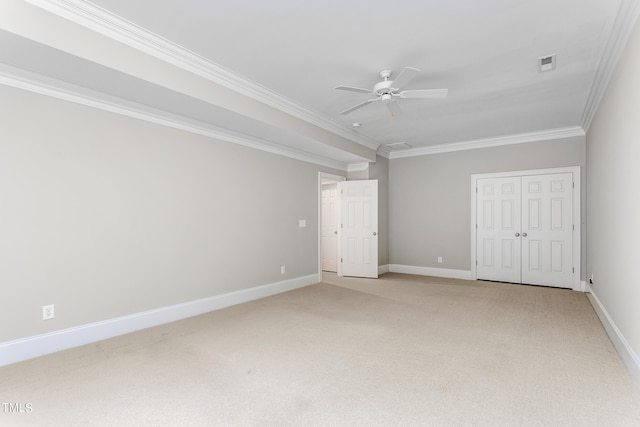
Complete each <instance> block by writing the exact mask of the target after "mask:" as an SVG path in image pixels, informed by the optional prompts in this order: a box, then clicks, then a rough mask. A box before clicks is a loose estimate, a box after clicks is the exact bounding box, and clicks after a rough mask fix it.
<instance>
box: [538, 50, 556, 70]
mask: <svg viewBox="0 0 640 427" xmlns="http://www.w3.org/2000/svg"><path fill="white" fill-rule="evenodd" d="M555 69H556V54H555V53H554V54H553V55H549V56H542V57H540V58H538V71H540V72H541V73H542V72H543V71H551V70H555Z"/></svg>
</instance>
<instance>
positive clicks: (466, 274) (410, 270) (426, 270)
mask: <svg viewBox="0 0 640 427" xmlns="http://www.w3.org/2000/svg"><path fill="white" fill-rule="evenodd" d="M389 271H390V272H392V273H405V274H416V275H418V276H435V277H447V278H450V279H465V280H472V278H471V271H468V270H452V269H449V268H434V267H416V266H413V265H400V264H389Z"/></svg>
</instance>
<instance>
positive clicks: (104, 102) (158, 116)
mask: <svg viewBox="0 0 640 427" xmlns="http://www.w3.org/2000/svg"><path fill="white" fill-rule="evenodd" d="M0 84H2V85H5V86H11V87H14V88H17V89H22V90H26V91H29V92H34V93H38V94H41V95H46V96H50V97H53V98H58V99H62V100H65V101H69V102H73V103H76V104H80V105H85V106H88V107H93V108H97V109H100V110H104V111H109V112H111V113H116V114H120V115H123V116H127V117H131V118H134V119H139V120H144V121H146V122H151V123H155V124H159V125H162V126H167V127H170V128H174V129H179V130H183V131H186V132H190V133H194V134H198V135H203V136H207V137H210V138H214V139H217V140H220V141H225V142H230V143H232V144H238V145H242V146H245V147H250V148H254V149H257V150H261V151H266V152H268V153H272V154H277V155H280V156H284V157H289V158H292V159H296V160H300V161H303V162H307V163H313V164H315V165H319V166H324V167H329V168H332V169H337V170H340V171H344V172H347V171H348V169H349V165H348V164H346V163H343V162H339V161H336V160H332V159H328V158H325V157H322V156H317V155H313V154H310V153H307V152H304V151H301V150H296V149H293V148H290V147H286V146H283V145H281V144H277V143H274V142H271V141H268V140H264V139H260V138H256V137H254V136H250V135H246V134H243V133H240V132H236V131H232V130H229V129H224V128H221V127H218V126H214V125H211V124H208V123H203V122H199V121H196V120H191V119H187V118H185V117H182V116H179V115H177V114H173V113H169V112H166V111H163V110H159V109H155V108H151V107H148V106H145V105H141V104H138V103H135V102H130V101H125V100H123V99H121V98H117V97H113V96H109V95H106V94H104V93H101V92H96V91H92V90H89V89H86V88H82V87H79V86H76V85H71V84H68V83H64V82H61V81H59V80H55V79H51V78H48V77H44V76H41V75H38V74H35V73H30V72H27V71H24V70H21V69H19V68H15V67H11V66H8V65H3V64H0Z"/></svg>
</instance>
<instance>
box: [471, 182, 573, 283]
mask: <svg viewBox="0 0 640 427" xmlns="http://www.w3.org/2000/svg"><path fill="white" fill-rule="evenodd" d="M476 188H477V190H476V191H477V196H476V259H477V260H476V262H477V265H476V277H477V278H478V279H480V280H482V279H484V280H497V281H501V282H512V283H525V284H531V285H546V286H558V287H564V288H572V287H573V276H574V266H573V237H574V236H573V233H574V225H573V174H572V173H557V174H539V175H524V176H508V177H496V178H480V179H478V180H477V187H476Z"/></svg>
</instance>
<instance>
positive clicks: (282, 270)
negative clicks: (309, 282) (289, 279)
mask: <svg viewBox="0 0 640 427" xmlns="http://www.w3.org/2000/svg"><path fill="white" fill-rule="evenodd" d="M285 271H286V269H285V268H284V265H283V266H282V267H280V274H284V272H285Z"/></svg>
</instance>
